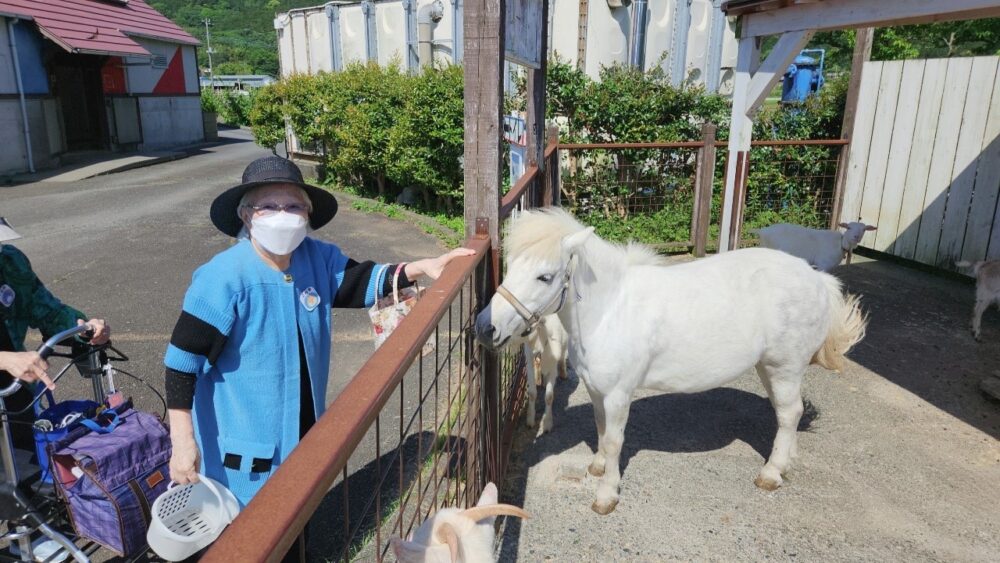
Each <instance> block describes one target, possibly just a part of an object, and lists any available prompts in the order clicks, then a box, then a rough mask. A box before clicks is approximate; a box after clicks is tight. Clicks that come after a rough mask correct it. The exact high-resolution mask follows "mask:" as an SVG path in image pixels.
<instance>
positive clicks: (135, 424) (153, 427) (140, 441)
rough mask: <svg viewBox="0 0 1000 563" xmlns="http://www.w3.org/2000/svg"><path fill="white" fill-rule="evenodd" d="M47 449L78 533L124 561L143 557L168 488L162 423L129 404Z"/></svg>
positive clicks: (167, 448)
mask: <svg viewBox="0 0 1000 563" xmlns="http://www.w3.org/2000/svg"><path fill="white" fill-rule="evenodd" d="M49 448H50V449H49V459H50V460H51V466H52V473H53V475H54V476H55V479H54V480H55V483H56V490H58V491H59V493H60V496H62V498H63V500H64V502H65V503H66V506H67V507H69V515H70V520H71V521H72V522H73V527H74V528H75V529H76V533H77V534H79V535H80V536H81V537H84V538H88V539H90V540H93V541H95V542H97V543H99V544H101V545H103V546H105V547H107V548H108V549H110V550H111V551H114V552H115V553H117V554H119V555H122V556H125V557H130V556H132V555H135V554H137V553H140V552H142V551H143V550H144V549H145V548H146V530H147V529H148V528H149V521H150V507H151V506H152V505H153V501H155V500H156V497H158V496H160V495H161V494H163V492H164V491H166V490H167V485H168V484H169V483H170V470H169V468H168V464H169V462H170V436H169V434H168V432H167V429H166V428H165V427H164V426H163V424H162V423H161V422H160V420H159V418H157V417H155V416H153V415H151V414H148V413H144V412H140V411H137V410H134V409H133V408H132V405H131V402H126V403H124V404H123V405H121V406H120V407H118V408H115V409H108V410H106V411H104V412H102V413H101V414H100V415H98V416H97V417H96V419H95V420H87V421H85V422H84V423H83V426H80V427H79V428H76V429H74V430H73V431H72V432H70V433H69V434H68V435H67V436H66V437H64V438H62V439H60V440H59V441H57V442H55V443H53V444H51V445H50V446H49Z"/></svg>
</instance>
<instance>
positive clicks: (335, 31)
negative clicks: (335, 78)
mask: <svg viewBox="0 0 1000 563" xmlns="http://www.w3.org/2000/svg"><path fill="white" fill-rule="evenodd" d="M326 19H327V20H329V22H330V69H331V70H333V71H335V72H336V71H338V70H341V69H342V68H343V63H342V61H341V57H340V51H341V49H342V48H343V47H342V46H341V44H340V6H337V5H334V4H327V5H326Z"/></svg>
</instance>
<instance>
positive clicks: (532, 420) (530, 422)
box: [524, 417, 535, 428]
mask: <svg viewBox="0 0 1000 563" xmlns="http://www.w3.org/2000/svg"><path fill="white" fill-rule="evenodd" d="M524 424H525V426H527V427H528V428H534V427H535V417H531V418H526V419H525V420H524Z"/></svg>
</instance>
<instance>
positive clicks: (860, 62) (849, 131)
mask: <svg viewBox="0 0 1000 563" xmlns="http://www.w3.org/2000/svg"><path fill="white" fill-rule="evenodd" d="M874 38H875V30H874V29H872V28H870V27H863V28H861V29H859V30H858V31H857V34H856V35H855V37H854V58H853V59H852V61H851V81H850V83H849V84H848V86H847V101H846V102H845V104H844V121H843V122H842V124H841V126H840V138H841V139H846V140H848V141H850V140H851V138H852V137H853V136H854V119H855V116H856V115H857V113H858V99H859V94H860V92H861V73H862V71H864V68H865V63H866V62H868V61H869V60H871V58H872V40H873V39H874ZM850 154H851V147H850V145H847V146H844V147H842V148H841V149H840V158H839V159H838V163H837V184H836V187H835V188H834V192H833V210H832V211H833V212H832V213H831V214H830V228H831V229H833V228H836V226H837V225H838V224H839V223H840V214H841V212H842V211H843V205H844V187H845V186H846V185H847V167H848V166H849V165H850V161H849V159H848V156H850Z"/></svg>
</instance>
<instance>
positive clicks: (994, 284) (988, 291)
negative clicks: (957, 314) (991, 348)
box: [955, 260, 1000, 340]
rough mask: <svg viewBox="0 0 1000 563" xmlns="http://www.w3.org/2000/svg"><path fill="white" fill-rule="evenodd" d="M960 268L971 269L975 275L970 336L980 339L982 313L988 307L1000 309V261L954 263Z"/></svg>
mask: <svg viewBox="0 0 1000 563" xmlns="http://www.w3.org/2000/svg"><path fill="white" fill-rule="evenodd" d="M955 265H956V266H958V267H960V268H972V271H973V273H975V275H976V305H975V307H974V308H973V309H972V336H973V337H975V339H976V340H982V338H980V336H981V334H980V330H979V329H980V325H981V323H982V321H983V313H985V312H986V309H989V308H990V305H992V304H994V303H996V304H997V307H1000V260H994V261H992V262H955Z"/></svg>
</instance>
